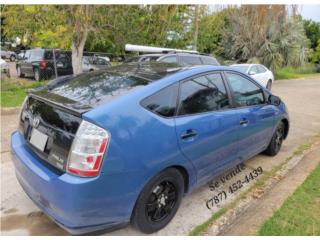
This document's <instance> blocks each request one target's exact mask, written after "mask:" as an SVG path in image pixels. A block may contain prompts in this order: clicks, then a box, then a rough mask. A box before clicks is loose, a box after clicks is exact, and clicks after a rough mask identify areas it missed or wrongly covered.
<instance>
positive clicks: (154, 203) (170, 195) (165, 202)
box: [145, 181, 177, 222]
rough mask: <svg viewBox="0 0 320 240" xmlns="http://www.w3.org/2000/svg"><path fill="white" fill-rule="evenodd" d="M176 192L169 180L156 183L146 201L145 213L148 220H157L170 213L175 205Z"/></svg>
mask: <svg viewBox="0 0 320 240" xmlns="http://www.w3.org/2000/svg"><path fill="white" fill-rule="evenodd" d="M176 199H177V193H176V188H175V186H174V185H173V184H172V183H171V182H169V181H163V182H162V183H160V184H158V185H157V186H156V187H155V188H154V189H153V190H152V192H151V195H150V196H149V199H148V201H147V203H146V205H145V206H146V208H145V209H146V214H147V217H148V219H149V220H150V221H152V222H159V221H162V220H163V219H165V218H166V217H167V216H168V215H170V214H171V212H172V209H173V208H174V206H175V202H176Z"/></svg>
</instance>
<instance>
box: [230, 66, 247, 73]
mask: <svg viewBox="0 0 320 240" xmlns="http://www.w3.org/2000/svg"><path fill="white" fill-rule="evenodd" d="M231 67H233V68H235V69H237V70H239V71H240V72H242V73H247V71H248V68H249V65H232V66H231Z"/></svg>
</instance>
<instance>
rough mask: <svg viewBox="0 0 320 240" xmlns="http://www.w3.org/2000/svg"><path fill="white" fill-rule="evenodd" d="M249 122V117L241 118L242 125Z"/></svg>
mask: <svg viewBox="0 0 320 240" xmlns="http://www.w3.org/2000/svg"><path fill="white" fill-rule="evenodd" d="M248 123H249V121H248V119H246V118H242V119H241V120H240V125H247V124H248Z"/></svg>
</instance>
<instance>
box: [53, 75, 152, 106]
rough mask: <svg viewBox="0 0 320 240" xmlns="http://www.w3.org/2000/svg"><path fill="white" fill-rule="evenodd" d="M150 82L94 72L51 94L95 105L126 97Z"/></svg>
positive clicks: (58, 87) (77, 78) (56, 89)
mask: <svg viewBox="0 0 320 240" xmlns="http://www.w3.org/2000/svg"><path fill="white" fill-rule="evenodd" d="M149 82H150V81H148V80H146V79H143V78H139V77H137V76H130V75H122V74H120V73H115V72H112V73H111V72H93V73H90V74H82V75H79V76H77V77H76V78H75V79H73V80H71V81H69V82H66V83H64V84H62V85H58V86H56V87H54V88H53V89H51V90H50V92H51V93H54V94H58V95H60V96H63V97H66V98H69V99H72V100H74V101H77V102H81V103H82V104H88V105H94V104H96V103H98V102H100V101H102V100H103V101H106V100H111V99H113V98H115V97H118V96H122V95H125V94H126V93H128V91H130V90H133V89H134V88H138V87H141V86H144V85H147V84H148V83H149Z"/></svg>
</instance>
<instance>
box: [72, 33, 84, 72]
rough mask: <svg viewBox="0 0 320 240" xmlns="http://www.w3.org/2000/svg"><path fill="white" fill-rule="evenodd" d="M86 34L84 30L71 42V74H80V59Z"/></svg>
mask: <svg viewBox="0 0 320 240" xmlns="http://www.w3.org/2000/svg"><path fill="white" fill-rule="evenodd" d="M87 35H88V32H87V30H85V31H84V32H82V33H80V34H79V36H78V37H77V38H76V39H74V40H73V41H72V47H71V48H72V68H73V74H79V73H82V57H83V49H84V45H85V43H86V40H87Z"/></svg>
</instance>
